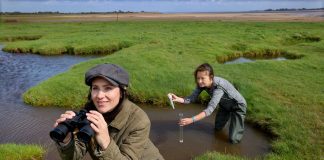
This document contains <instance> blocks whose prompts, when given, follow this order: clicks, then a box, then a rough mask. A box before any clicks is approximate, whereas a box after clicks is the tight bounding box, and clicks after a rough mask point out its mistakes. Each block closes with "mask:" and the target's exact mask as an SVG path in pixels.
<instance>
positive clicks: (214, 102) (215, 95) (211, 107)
mask: <svg viewBox="0 0 324 160" xmlns="http://www.w3.org/2000/svg"><path fill="white" fill-rule="evenodd" d="M223 95H224V91H223V90H222V89H215V90H214V92H213V96H212V98H211V100H210V101H209V103H208V106H207V108H206V109H205V110H204V112H205V113H206V116H209V115H211V114H212V113H213V112H214V110H215V109H216V107H217V105H218V103H219V101H220V99H221V98H222V96H223Z"/></svg>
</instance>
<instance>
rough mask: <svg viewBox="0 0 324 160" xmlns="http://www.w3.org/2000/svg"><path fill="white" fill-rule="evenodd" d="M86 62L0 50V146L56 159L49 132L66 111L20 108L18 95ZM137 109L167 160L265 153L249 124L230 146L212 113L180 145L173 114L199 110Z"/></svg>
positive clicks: (259, 135)
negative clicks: (33, 147) (35, 149)
mask: <svg viewBox="0 0 324 160" xmlns="http://www.w3.org/2000/svg"><path fill="white" fill-rule="evenodd" d="M91 58H94V57H78V56H68V55H64V56H40V55H33V54H11V53H5V52H2V51H0V72H1V74H0V80H1V83H0V122H1V123H0V131H1V132H0V143H24V144H25V143H26V144H40V145H42V146H44V147H45V148H47V149H48V153H47V155H46V159H58V154H57V151H56V149H55V147H54V144H53V142H52V141H51V139H50V138H49V136H48V133H49V131H50V130H51V129H52V125H53V122H54V121H55V119H56V118H57V117H58V116H59V115H60V114H61V113H63V112H64V111H65V110H63V109H59V108H54V107H51V106H49V107H43V108H40V107H32V106H28V105H25V104H24V103H23V102H22V99H21V95H22V93H24V92H25V91H26V90H27V89H28V88H30V87H32V86H34V85H36V84H38V83H39V82H41V81H43V80H46V79H48V78H49V77H51V76H53V75H56V74H58V73H61V72H64V71H65V70H67V69H68V68H69V67H71V66H72V65H73V64H76V63H79V62H81V61H85V60H88V59H91ZM166 98H167V97H166ZM139 106H141V107H142V108H143V109H144V110H145V111H146V112H147V114H148V115H149V117H150V119H151V121H152V127H151V134H150V137H151V139H152V141H153V143H154V144H155V145H156V146H157V147H158V148H159V150H160V152H161V153H162V154H163V156H164V157H165V159H167V160H172V159H174V160H187V159H190V158H192V157H195V156H197V155H199V154H202V153H204V152H206V151H218V152H222V153H229V154H235V155H242V156H247V157H257V156H262V155H264V154H266V153H268V152H269V151H270V146H269V142H268V138H267V137H266V135H265V134H263V133H261V132H260V131H258V130H256V129H254V128H252V127H251V126H249V125H247V127H246V130H245V135H244V138H243V140H242V142H241V143H240V144H237V145H231V144H229V143H228V141H227V139H228V127H227V128H225V129H224V130H223V131H220V132H214V130H213V127H214V124H213V122H214V115H213V116H211V117H208V118H206V119H204V120H202V121H200V122H197V123H196V124H194V125H191V126H186V127H184V143H179V141H178V135H179V134H178V133H179V127H178V125H177V121H178V113H180V112H181V113H183V114H184V116H185V117H186V116H187V117H191V116H192V115H194V114H197V113H199V112H200V111H202V110H203V109H204V108H203V106H201V105H186V106H182V105H178V104H176V109H175V110H173V109H171V107H157V106H150V105H141V104H139ZM86 159H89V157H87V158H86Z"/></svg>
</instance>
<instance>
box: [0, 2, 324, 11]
mask: <svg viewBox="0 0 324 160" xmlns="http://www.w3.org/2000/svg"><path fill="white" fill-rule="evenodd" d="M323 2H324V0H0V6H1V7H0V10H1V12H14V11H18V12H39V11H41V12H46V11H51V12H56V11H59V12H66V13H69V12H113V11H118V10H122V11H132V12H140V11H145V12H228V11H234V12H235V11H251V10H265V9H279V8H323Z"/></svg>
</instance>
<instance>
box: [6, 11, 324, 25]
mask: <svg viewBox="0 0 324 160" xmlns="http://www.w3.org/2000/svg"><path fill="white" fill-rule="evenodd" d="M1 20H2V21H3V22H6V23H16V22H84V21H85V22H86V21H89V22H92V21H146V20H147V21H154V20H156V21H164V20H166V21H169V20H175V21H191V20H195V21H278V22H323V21H324V11H323V10H305V11H280V12H279V11H272V12H270V11H268V12H231V13H146V12H144V13H118V14H117V13H106V14H105V13H95V14H16V15H5V14H4V15H2V17H1Z"/></svg>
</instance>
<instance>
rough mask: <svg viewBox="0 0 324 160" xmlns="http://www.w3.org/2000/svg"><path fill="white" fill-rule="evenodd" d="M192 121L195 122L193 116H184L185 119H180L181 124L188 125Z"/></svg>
mask: <svg viewBox="0 0 324 160" xmlns="http://www.w3.org/2000/svg"><path fill="white" fill-rule="evenodd" d="M191 123H193V120H192V118H183V119H180V121H179V123H178V124H179V125H180V126H186V125H189V124H191Z"/></svg>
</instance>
